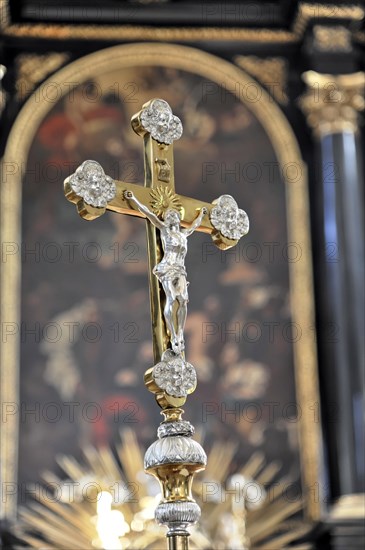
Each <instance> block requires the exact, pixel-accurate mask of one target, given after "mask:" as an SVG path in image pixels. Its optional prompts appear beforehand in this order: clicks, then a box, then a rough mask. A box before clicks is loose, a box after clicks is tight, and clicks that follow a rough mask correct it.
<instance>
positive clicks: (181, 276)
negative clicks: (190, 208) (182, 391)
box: [124, 191, 208, 354]
mask: <svg viewBox="0 0 365 550" xmlns="http://www.w3.org/2000/svg"><path fill="white" fill-rule="evenodd" d="M124 196H125V198H126V199H127V200H128V201H129V202H131V203H132V204H134V205H135V206H136V207H137V208H138V210H139V211H140V212H142V213H143V214H144V215H145V216H146V218H147V219H148V220H149V221H150V222H151V223H152V224H153V225H154V226H155V227H157V229H159V231H160V235H161V242H162V248H163V251H164V255H163V258H162V260H161V261H160V262H159V263H158V264H157V265H156V266H155V267H154V268H153V273H154V275H156V277H157V278H158V280H159V281H160V283H161V285H162V288H163V290H164V293H165V296H166V300H165V307H164V317H165V321H166V326H167V329H168V331H169V333H170V341H171V347H172V351H173V352H174V353H176V354H180V353H182V352H183V351H184V349H185V342H184V326H185V321H186V315H187V304H188V301H189V296H188V284H189V283H188V281H187V280H186V268H185V256H186V253H187V244H188V243H187V238H188V237H189V236H190V235H191V234H192V233H193V232H194V231H195V230H196V229H197V228H198V227H199V226H200V225H201V222H202V219H203V217H204V216H205V214H207V212H208V210H207V208H205V207H203V208H202V209H201V210H200V212H199V214H198V215H197V217H196V218H195V220H194V221H193V222H192V224H191V225H190V227H187V228H182V227H181V225H180V222H181V217H180V214H179V212H177V211H176V210H174V209H172V208H169V209H168V210H167V211H166V213H165V215H164V219H163V220H160V218H158V217H157V216H156V214H154V213H153V212H152V211H151V210H150V209H149V208H148V207H147V206H145V205H144V204H142V203H141V202H140V201H139V200H138V199H137V198H136V197H135V196H134V194H133V193H132V192H131V191H125V192H124ZM175 302H176V303H177V308H176V314H175V315H174V304H175ZM174 317H175V319H174Z"/></svg>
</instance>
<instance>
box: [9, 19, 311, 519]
mask: <svg viewBox="0 0 365 550" xmlns="http://www.w3.org/2000/svg"><path fill="white" fill-rule="evenodd" d="M73 30H75V27H73ZM70 32H71V31H70ZM140 32H141V33H142V29H141V31H140ZM119 36H120V35H119ZM146 65H150V66H161V65H162V66H164V67H173V68H175V69H182V70H186V71H189V72H192V73H195V74H199V75H203V76H204V77H205V78H207V79H211V80H212V81H213V82H217V83H218V84H220V85H224V86H225V87H226V89H233V90H235V89H236V88H237V84H239V86H247V85H249V84H250V82H252V80H251V78H250V77H249V76H248V75H247V74H246V73H245V72H244V71H243V70H241V69H238V68H236V67H234V66H233V65H232V64H230V63H229V62H227V61H224V60H222V59H219V58H217V57H215V56H212V55H210V54H207V53H204V52H201V51H199V50H196V49H193V48H188V47H184V46H177V45H171V44H143V43H142V44H133V45H123V46H116V47H113V48H108V49H106V50H104V51H99V52H96V53H93V54H91V55H88V56H86V57H84V58H82V59H79V60H78V61H75V62H74V63H71V64H70V65H68V66H66V67H64V68H63V69H61V70H60V71H58V72H57V73H55V74H54V75H52V79H51V80H49V81H46V82H45V83H44V85H45V86H46V85H47V83H48V82H50V81H52V82H54V83H56V84H59V85H60V84H62V83H63V82H69V81H72V80H73V79H76V80H77V81H84V80H86V79H88V78H92V77H93V76H95V75H98V74H100V73H101V72H102V71H109V70H110V71H111V70H114V69H118V70H120V69H121V68H123V67H128V66H146ZM62 89H63V90H64V92H63V93H64V94H66V92H67V90H66V89H65V88H62ZM237 97H238V98H239V99H240V100H241V101H245V97H244V96H242V95H239V92H238V93H237ZM245 104H246V106H247V108H248V109H249V110H250V111H252V113H253V114H254V116H255V117H256V118H257V119H258V120H259V122H260V123H261V124H262V127H263V128H264V130H265V132H266V133H267V135H268V137H269V139H270V140H271V142H272V145H273V148H274V151H275V153H276V156H277V159H278V162H279V165H280V167H281V169H282V171H283V174H284V177H286V178H287V180H286V181H285V184H286V200H287V213H288V240H289V241H292V242H300V243H301V246H302V249H303V251H305V254H303V256H302V258H301V260H300V262H293V263H290V264H289V268H290V278H291V304H292V312H293V321H294V322H298V323H301V324H303V325H304V326H308V327H310V326H313V324H314V310H313V285H312V270H311V260H310V239H309V211H308V198H307V174H306V168H305V165H304V163H303V161H302V158H301V155H300V151H299V147H298V144H297V141H296V139H295V136H294V134H293V131H292V129H291V127H290V125H289V123H288V121H287V119H286V118H285V116H284V115H283V113H282V112H281V110H280V109H279V108H278V107H277V106H276V105H275V103H274V102H273V101H272V99H270V97H269V96H268V94H267V93H266V92H265V91H264V90H262V94H261V96H260V101H259V102H246V103H245ZM52 106H53V105H50V104H49V103H46V102H40V103H34V101H31V100H29V101H28V102H27V103H26V104H25V105H24V107H23V109H22V110H21V112H20V114H19V116H18V117H17V119H16V121H15V123H14V125H13V127H12V130H11V132H10V135H9V139H8V143H7V147H6V151H5V155H4V159H3V161H4V163H15V165H16V166H18V167H19V166H21V165H24V164H25V163H26V160H27V157H28V153H29V148H30V146H31V143H32V140H33V138H34V135H35V132H36V130H37V128H38V126H39V124H40V122H41V121H42V120H43V118H44V117H45V116H46V114H47V113H48V112H49V111H50V109H51V108H52ZM292 165H295V167H296V169H297V170H299V177H298V179H297V180H296V181H295V183H293V178H291V176H290V173H289V170H288V169H287V168H288V166H289V167H290V166H292ZM21 176H22V173H21V170H20V169H18V170H15V171H14V172H13V173H12V174H9V175H8V177H7V178H6V180H5V181H4V182H3V186H2V205H1V206H2V216H1V230H2V238H3V241H9V242H14V241H15V242H19V243H20V240H21V237H20V219H21V218H20V212H21V183H22V180H21ZM125 207H126V205H125ZM150 240H153V235H152V236H150ZM153 248H154V249H155V247H153ZM155 260H156V263H157V261H158V258H155ZM20 267H21V264H20V257H19V256H17V255H11V256H9V258H8V261H7V262H6V263H5V264H4V266H3V270H2V279H1V295H2V302H1V312H2V315H3V318H4V315H6V317H5V318H6V319H7V320H8V321H10V322H11V321H13V322H14V323H19V322H20V309H19V308H20ZM156 282H157V281H156ZM5 312H6V313H5ZM156 317H157V318H162V317H161V314H159V315H156ZM18 349H19V340H17V339H16V338H13V339H11V340H9V342H7V343H6V344H3V345H2V347H1V365H2V370H1V392H2V393H1V397H2V400H3V401H4V400H6V401H13V402H14V403H17V402H18V400H19V394H18V374H19V351H18ZM294 359H295V372H296V391H297V395H298V403H299V405H300V407H301V410H302V411H303V415H302V418H301V421H300V423H299V429H300V435H301V438H300V439H301V453H302V462H303V483H304V487H305V489H306V490H307V491H308V494H309V495H311V494H312V493H311V491H313V487H314V486H315V485H316V484H317V483H318V480H319V479H320V477H319V471H320V470H319V468H320V454H321V452H320V449H321V443H320V438H319V433H320V432H319V430H320V428H319V423H317V422H316V423H314V422H313V411H312V408H311V407H312V404H313V403H318V400H319V396H318V383H317V367H316V352H315V343H314V340H313V338H312V336H311V334H310V331H306V332H305V333H303V335H302V338H300V339H299V340H298V341H297V342H296V343H295V344H294ZM176 406H177V407H178V406H181V405H176ZM17 445H18V422H17V418H16V416H15V415H13V416H10V418H9V420H8V422H7V423H6V424H5V425H4V426H3V434H2V446H1V475H2V479H4V480H6V481H7V482H16V479H17V473H16V472H17ZM320 511H321V502H320V499H314V498H310V497H309V498H308V500H307V503H306V512H307V515H308V517H311V518H314V519H315V518H318V517H319V516H320ZM15 513H16V498H15V496H10V497H9V498H8V499H7V502H6V503H2V515H3V516H6V517H7V518H9V519H11V518H14V516H15Z"/></svg>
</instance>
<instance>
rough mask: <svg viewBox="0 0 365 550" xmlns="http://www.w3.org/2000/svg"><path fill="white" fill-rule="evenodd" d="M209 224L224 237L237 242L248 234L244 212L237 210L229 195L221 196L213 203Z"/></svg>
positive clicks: (247, 222) (247, 220) (247, 221)
mask: <svg viewBox="0 0 365 550" xmlns="http://www.w3.org/2000/svg"><path fill="white" fill-rule="evenodd" d="M214 204H215V206H214V207H213V208H212V210H211V211H210V222H211V224H212V226H213V227H214V229H216V230H217V231H219V232H220V233H221V234H222V235H223V236H224V237H227V238H228V239H232V240H235V241H238V240H239V239H240V238H241V237H243V236H244V235H246V234H247V233H248V230H249V228H250V223H249V219H248V216H247V214H246V212H245V211H244V210H241V209H240V208H238V205H237V203H236V201H235V200H234V198H233V197H231V195H222V196H221V197H219V198H218V199H216V200H215V201H214Z"/></svg>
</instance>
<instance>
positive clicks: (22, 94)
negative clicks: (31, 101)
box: [15, 52, 70, 100]
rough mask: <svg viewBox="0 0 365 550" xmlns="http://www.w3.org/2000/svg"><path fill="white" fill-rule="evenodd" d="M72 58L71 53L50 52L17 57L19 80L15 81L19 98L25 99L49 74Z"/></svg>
mask: <svg viewBox="0 0 365 550" xmlns="http://www.w3.org/2000/svg"><path fill="white" fill-rule="evenodd" d="M69 58H70V56H69V54H66V53H58V52H50V53H47V54H44V55H38V54H34V53H31V54H27V53H25V54H21V55H18V57H17V58H16V60H15V62H16V66H17V80H16V83H15V87H16V91H17V94H16V95H17V99H19V100H23V99H25V98H26V97H28V96H29V95H30V94H31V93H32V92H33V90H34V89H35V88H36V86H38V84H39V83H40V82H42V81H43V80H44V79H45V78H46V77H47V76H48V75H50V74H52V73H54V72H55V71H57V69H59V68H60V67H61V66H62V65H64V64H65V63H66V61H68V59H69Z"/></svg>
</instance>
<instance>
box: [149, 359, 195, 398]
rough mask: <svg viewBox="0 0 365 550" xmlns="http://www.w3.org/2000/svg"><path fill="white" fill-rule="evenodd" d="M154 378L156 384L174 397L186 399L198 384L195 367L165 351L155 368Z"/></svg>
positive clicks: (153, 371)
mask: <svg viewBox="0 0 365 550" xmlns="http://www.w3.org/2000/svg"><path fill="white" fill-rule="evenodd" d="M152 377H153V380H154V382H155V384H156V385H157V386H158V387H159V388H160V389H161V390H163V391H165V392H166V393H167V394H169V395H171V396H172V397H186V396H187V395H188V394H190V393H192V392H193V391H194V390H195V388H196V384H197V377H196V371H195V369H194V367H193V365H191V364H190V363H188V362H187V361H185V360H184V359H183V357H182V356H181V355H175V354H174V353H173V352H171V351H170V350H167V351H165V352H164V353H163V354H162V357H161V361H160V363H157V364H156V365H155V366H154V367H153V370H152Z"/></svg>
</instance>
